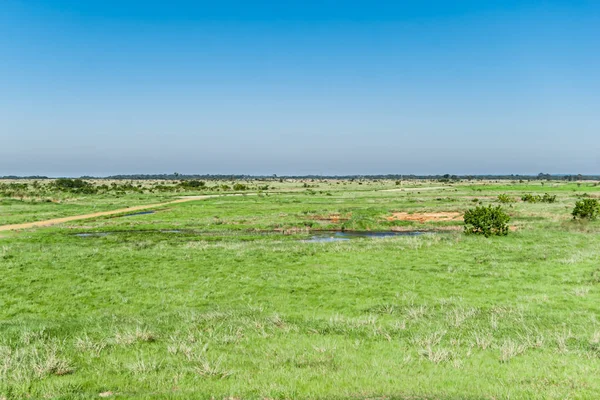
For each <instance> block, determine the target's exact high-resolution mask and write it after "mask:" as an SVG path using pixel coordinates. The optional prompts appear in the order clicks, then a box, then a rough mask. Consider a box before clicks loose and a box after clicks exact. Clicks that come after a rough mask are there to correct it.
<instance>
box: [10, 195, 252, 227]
mask: <svg viewBox="0 0 600 400" xmlns="http://www.w3.org/2000/svg"><path fill="white" fill-rule="evenodd" d="M229 196H242V195H241V194H240V195H229ZM213 197H223V196H222V195H205V196H187V197H182V198H180V199H177V200H172V201H168V202H166V203H157V204H146V205H143V206H133V207H129V208H120V209H118V210H111V211H101V212H97V213H92V214H84V215H74V216H72V217H63V218H54V219H48V220H46V221H37V222H26V223H23V224H14V225H3V226H0V232H2V231H16V230H20V229H30V228H39V227H44V226H51V225H56V224H62V223H63V222H71V221H79V220H82V219H90V218H96V217H105V216H107V215H117V214H123V213H131V212H135V211H141V210H147V209H149V208H158V207H164V206H167V205H169V204H177V203H186V202H188V201H194V200H205V199H210V198H213Z"/></svg>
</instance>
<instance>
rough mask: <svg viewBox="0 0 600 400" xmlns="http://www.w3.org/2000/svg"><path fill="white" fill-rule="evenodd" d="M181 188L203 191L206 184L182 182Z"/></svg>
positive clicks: (192, 181)
mask: <svg viewBox="0 0 600 400" xmlns="http://www.w3.org/2000/svg"><path fill="white" fill-rule="evenodd" d="M179 186H181V187H182V188H184V189H201V188H204V187H205V186H206V182H204V181H197V180H189V181H182V182H181V183H180V184H179Z"/></svg>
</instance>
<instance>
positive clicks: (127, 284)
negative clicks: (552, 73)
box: [0, 182, 600, 400]
mask: <svg viewBox="0 0 600 400" xmlns="http://www.w3.org/2000/svg"><path fill="white" fill-rule="evenodd" d="M287 186H288V187H286V188H285V189H290V190H289V191H287V192H280V193H268V192H267V193H263V194H260V195H256V196H243V197H223V198H215V199H208V200H202V201H198V202H192V203H184V204H179V205H175V206H172V207H168V208H165V209H162V210H157V212H156V213H155V214H151V215H140V216H134V217H124V218H103V219H97V220H93V221H80V222H78V223H71V224H68V225H62V226H58V227H53V228H45V229H39V230H32V231H22V232H13V233H4V234H3V236H2V237H1V238H0V268H1V274H0V399H7V400H8V399H21V398H36V399H37V398H49V399H89V398H123V399H125V398H136V399H164V398H170V399H204V398H206V399H211V398H215V399H223V398H232V399H238V398H239V399H246V398H251V399H254V398H256V399H264V398H270V399H284V398H289V399H295V398H311V399H331V398H333V399H338V398H339V399H346V398H351V399H363V398H385V399H390V398H396V399H405V398H409V399H414V398H423V399H480V398H485V399H498V398H524V399H529V398H544V399H545V398H556V399H564V398H597V397H598V395H599V394H600V381H599V380H598V379H597V377H598V375H599V374H600V321H599V320H598V317H599V315H600V314H599V312H600V290H599V287H598V285H599V283H600V262H599V261H600V235H599V234H598V233H600V224H599V223H597V222H591V223H585V224H581V223H577V222H573V221H571V220H570V215H569V212H570V210H571V209H572V206H573V204H574V202H575V200H576V199H577V198H579V197H580V196H581V195H583V194H584V193H586V194H587V195H588V196H592V197H593V196H598V195H599V194H600V190H599V189H600V188H599V187H597V186H589V184H585V185H583V186H577V185H576V184H555V185H550V184H548V183H546V185H545V186H543V187H542V185H541V183H539V182H538V183H532V184H518V183H514V184H506V183H502V184H493V183H488V184H487V185H481V184H478V185H473V184H470V183H460V184H454V185H448V184H446V185H439V184H434V183H432V184H430V185H422V186H420V187H415V188H410V187H407V188H406V189H405V190H404V191H402V190H401V189H400V190H398V191H391V192H389V191H388V192H384V191H380V189H396V188H397V187H396V186H395V185H393V183H388V185H387V186H386V184H383V183H372V184H371V185H367V184H361V185H358V184H356V183H353V184H349V185H341V184H338V183H336V182H326V183H320V184H318V187H314V188H304V187H302V186H300V184H298V185H297V186H298V187H296V188H294V187H291V186H293V185H291V184H290V185H287ZM315 186H317V184H315ZM427 186H429V187H427ZM440 186H443V187H440ZM540 192H541V193H543V192H548V193H552V194H556V195H557V197H558V200H557V202H556V203H553V204H529V203H523V202H520V201H518V202H515V203H511V204H507V205H505V208H506V210H507V211H508V212H509V214H511V216H512V221H511V225H512V226H513V229H516V230H515V231H514V232H511V233H510V234H509V236H507V237H503V238H491V239H485V238H481V237H469V236H464V235H463V234H462V233H461V231H460V222H456V221H455V222H449V221H430V222H425V223H420V222H414V221H389V220H388V219H386V217H388V216H389V215H391V213H392V212H400V211H407V212H411V213H419V212H435V211H443V212H453V211H457V212H464V210H466V209H467V208H469V207H472V206H473V204H474V203H475V202H482V203H483V204H497V199H496V197H497V195H498V194H500V193H507V194H509V195H510V196H512V197H514V198H515V199H518V198H520V195H521V194H523V193H540ZM136 196H137V197H140V196H142V197H143V198H144V201H146V202H147V203H150V202H152V200H153V198H152V196H153V195H152V194H146V195H143V194H142V195H136ZM161 196H163V195H161ZM475 198H476V200H474V199H475ZM93 199H94V196H86V198H85V203H86V204H92V202H93ZM21 201H25V202H26V200H18V199H11V200H5V203H3V204H4V206H3V207H4V208H2V209H1V210H2V211H3V213H8V212H10V209H11V208H10V207H20V208H18V209H19V220H32V219H33V220H35V216H36V215H35V212H33V213H31V214H27V213H25V212H23V211H22V210H23V209H24V207H26V206H24V205H23V204H22V203H19V202H21ZM82 201H83V200H82ZM7 204H8V206H7ZM136 204H137V202H136V203H131V205H136ZM27 206H29V205H27ZM31 207H33V208H34V209H35V206H31ZM39 207H47V205H45V204H43V203H40V204H39ZM332 215H336V216H338V217H337V218H330V216H332ZM5 219H6V220H9V218H5ZM342 227H344V228H345V229H356V230H367V229H369V230H389V229H394V230H406V229H419V230H442V231H441V232H439V233H434V234H427V235H422V236H416V237H394V238H386V239H353V240H350V241H346V242H333V243H306V242H303V241H302V239H306V238H308V237H310V235H311V234H310V231H311V230H317V229H341V228H342ZM454 228H458V230H455V229H454ZM76 233H91V234H95V235H92V236H85V237H80V236H77V235H75V234H76Z"/></svg>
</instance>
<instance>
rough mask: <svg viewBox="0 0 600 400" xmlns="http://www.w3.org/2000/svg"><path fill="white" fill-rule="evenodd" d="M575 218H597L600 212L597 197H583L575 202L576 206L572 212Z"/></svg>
mask: <svg viewBox="0 0 600 400" xmlns="http://www.w3.org/2000/svg"><path fill="white" fill-rule="evenodd" d="M571 214H572V215H573V219H589V220H595V219H596V218H598V214H600V203H598V200H596V199H583V200H579V201H578V202H576V203H575V208H574V209H573V212H572V213H571Z"/></svg>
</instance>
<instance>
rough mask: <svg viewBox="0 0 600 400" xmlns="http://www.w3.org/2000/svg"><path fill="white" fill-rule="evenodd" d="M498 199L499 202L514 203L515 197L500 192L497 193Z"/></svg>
mask: <svg viewBox="0 0 600 400" xmlns="http://www.w3.org/2000/svg"><path fill="white" fill-rule="evenodd" d="M498 201H499V202H500V203H503V204H506V203H514V202H515V199H513V198H512V197H510V196H509V195H507V194H506V193H502V194H499V195H498Z"/></svg>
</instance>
